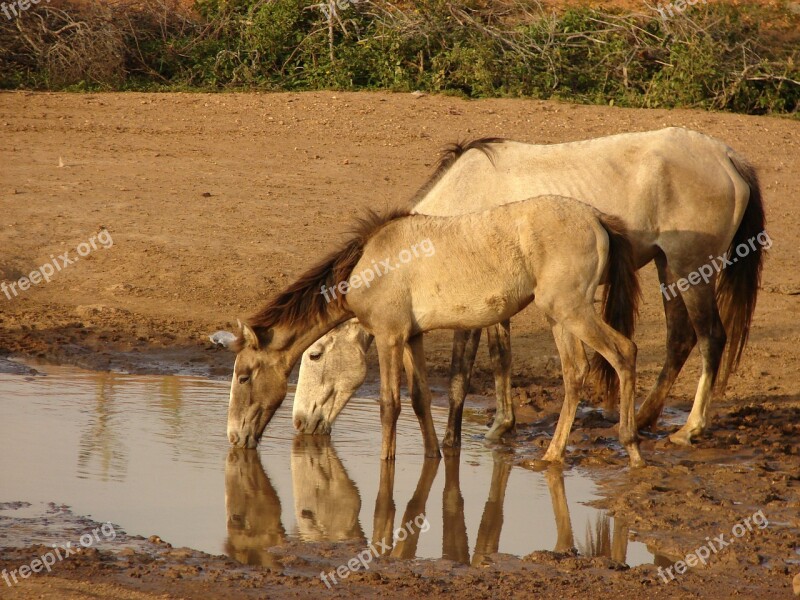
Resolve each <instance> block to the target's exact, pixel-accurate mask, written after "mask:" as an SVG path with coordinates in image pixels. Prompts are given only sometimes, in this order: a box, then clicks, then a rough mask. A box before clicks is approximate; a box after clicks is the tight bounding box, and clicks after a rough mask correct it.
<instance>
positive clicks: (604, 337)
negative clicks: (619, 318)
mask: <svg viewBox="0 0 800 600" xmlns="http://www.w3.org/2000/svg"><path fill="white" fill-rule="evenodd" d="M559 312H560V313H562V314H561V317H562V318H560V319H558V320H559V321H560V322H561V324H562V327H563V328H564V330H565V331H567V332H569V333H572V334H573V336H575V337H577V338H578V339H579V340H581V341H583V342H584V343H585V344H587V345H589V346H590V347H592V348H594V349H595V350H596V351H597V352H599V353H600V354H601V355H602V356H603V358H605V359H606V360H607V361H608V362H609V363H610V364H611V366H612V367H613V368H614V370H615V371H616V372H617V377H619V381H620V410H619V441H620V443H621V444H622V445H623V446H624V447H625V450H626V451H627V452H628V457H629V459H630V465H631V467H641V466H644V464H645V462H644V460H643V459H642V456H641V454H640V452H639V440H638V436H637V434H636V419H635V416H634V394H635V391H636V344H634V343H633V341H632V340H630V339H628V338H626V337H625V336H624V335H622V334H621V333H619V332H618V331H616V330H615V329H614V328H613V327H611V326H610V325H608V324H607V323H605V322H604V321H603V320H602V319H601V318H600V317H599V316H598V315H597V313H595V311H594V308H593V307H592V305H591V304H587V305H585V306H583V307H578V308H576V309H574V310H572V311H570V312H569V313H566V314H564V313H563V312H562V311H559ZM557 343H558V340H557ZM563 360H564V357H563V356H562V361H563ZM565 364H566V363H565ZM564 382H565V384H566V382H567V376H566V368H565V376H564ZM565 403H566V398H565ZM575 406H576V407H577V402H576V401H575ZM562 415H563V411H562ZM573 418H574V409H573ZM570 424H571V423H570ZM559 425H560V424H559ZM554 441H555V438H554ZM564 443H566V440H565V441H564ZM551 445H552V444H551ZM548 452H550V450H549V449H548Z"/></svg>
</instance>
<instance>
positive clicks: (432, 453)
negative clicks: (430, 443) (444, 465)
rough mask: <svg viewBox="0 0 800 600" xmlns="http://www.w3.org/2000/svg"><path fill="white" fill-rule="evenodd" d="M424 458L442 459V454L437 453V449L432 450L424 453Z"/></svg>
mask: <svg viewBox="0 0 800 600" xmlns="http://www.w3.org/2000/svg"><path fill="white" fill-rule="evenodd" d="M425 458H442V453H441V452H439V448H434V449H432V450H426V451H425Z"/></svg>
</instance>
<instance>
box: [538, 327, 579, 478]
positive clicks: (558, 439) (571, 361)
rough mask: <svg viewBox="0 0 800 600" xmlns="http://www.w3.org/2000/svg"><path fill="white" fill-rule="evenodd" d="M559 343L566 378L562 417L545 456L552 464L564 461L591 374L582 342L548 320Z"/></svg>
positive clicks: (562, 369) (559, 352)
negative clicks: (584, 383)
mask: <svg viewBox="0 0 800 600" xmlns="http://www.w3.org/2000/svg"><path fill="white" fill-rule="evenodd" d="M548 320H549V321H550V326H551V328H552V330H553V338H554V339H555V341H556V347H557V348H558V354H559V356H560V357H561V371H562V374H563V378H564V403H563V404H562V405H561V414H560V415H559V417H558V424H557V425H556V431H555V433H554V434H553V439H552V440H550V445H549V446H548V447H547V451H546V452H545V454H544V457H543V460H544V461H547V462H550V463H561V462H563V461H564V449H565V448H566V446H567V440H568V439H569V434H570V431H571V430H572V424H573V422H574V421H575V412H576V411H577V409H578V401H579V399H580V397H579V394H580V389H581V386H582V385H583V380H584V379H585V378H586V374H587V373H588V371H589V363H588V360H587V359H586V352H585V350H584V348H583V345H582V344H581V342H580V340H579V339H578V338H576V337H575V336H574V335H572V334H571V333H570V332H569V331H567V330H566V329H565V328H564V326H563V325H562V324H561V323H560V322H557V321H555V320H553V319H552V318H550V317H548Z"/></svg>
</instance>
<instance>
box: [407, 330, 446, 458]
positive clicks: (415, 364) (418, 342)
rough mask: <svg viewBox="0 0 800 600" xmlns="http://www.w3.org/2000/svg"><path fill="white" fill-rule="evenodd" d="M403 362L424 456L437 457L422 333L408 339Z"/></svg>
mask: <svg viewBox="0 0 800 600" xmlns="http://www.w3.org/2000/svg"><path fill="white" fill-rule="evenodd" d="M403 363H404V365H405V369H406V376H407V378H408V390H409V393H410V395H411V406H412V407H413V408H414V414H416V415H417V419H418V420H419V427H420V429H421V430H422V439H423V441H424V443H425V457H426V458H439V457H440V456H441V454H440V453H439V440H438V439H437V437H436V428H435V427H434V425H433V416H432V415H431V390H430V387H429V386H428V374H427V369H426V368H425V350H424V348H423V345H422V334H421V333H420V334H418V335H415V336H414V337H412V338H411V339H409V340H408V342H407V345H406V351H405V353H404V354H403Z"/></svg>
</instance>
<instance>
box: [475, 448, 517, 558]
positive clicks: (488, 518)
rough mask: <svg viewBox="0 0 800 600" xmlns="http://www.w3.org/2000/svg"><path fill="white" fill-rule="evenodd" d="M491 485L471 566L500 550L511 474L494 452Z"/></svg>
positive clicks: (509, 466)
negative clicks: (504, 509)
mask: <svg viewBox="0 0 800 600" xmlns="http://www.w3.org/2000/svg"><path fill="white" fill-rule="evenodd" d="M493 458H494V467H493V468H492V483H491V486H490V487H489V496H488V497H487V498H486V504H485V505H484V506H483V515H482V516H481V524H480V525H479V526H478V537H477V539H476V540H475V552H474V553H473V555H472V566H473V567H477V566H480V565H481V563H482V562H483V559H484V558H485V557H486V556H488V555H489V554H494V553H495V552H497V551H498V549H499V548H500V533H501V532H502V530H503V505H504V504H505V499H506V489H507V488H508V476H509V475H510V474H511V463H510V462H509V461H507V460H504V459H503V457H502V456H501V455H500V454H499V453H497V452H495V453H494V454H493Z"/></svg>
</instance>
